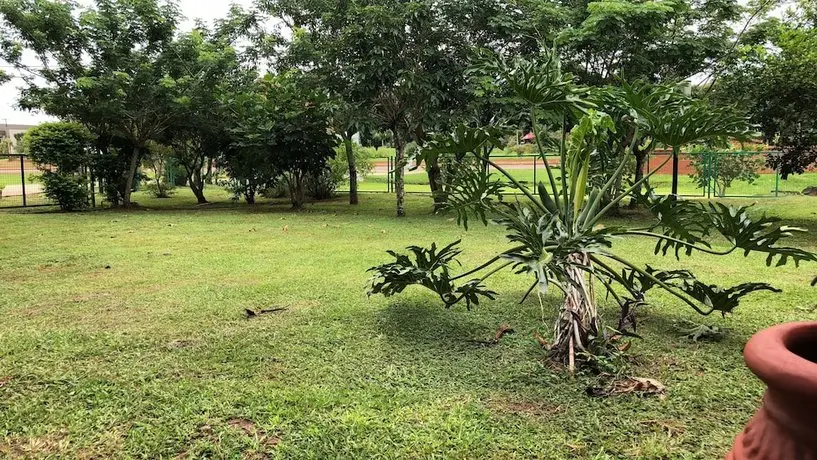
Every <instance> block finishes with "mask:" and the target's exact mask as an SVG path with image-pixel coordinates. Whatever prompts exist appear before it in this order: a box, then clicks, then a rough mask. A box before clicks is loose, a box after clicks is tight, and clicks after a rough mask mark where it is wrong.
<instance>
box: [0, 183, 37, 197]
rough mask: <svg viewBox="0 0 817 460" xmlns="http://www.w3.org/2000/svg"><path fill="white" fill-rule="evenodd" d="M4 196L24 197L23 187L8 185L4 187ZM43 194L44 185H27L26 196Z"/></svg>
mask: <svg viewBox="0 0 817 460" xmlns="http://www.w3.org/2000/svg"><path fill="white" fill-rule="evenodd" d="M2 193H3V196H23V186H22V185H6V186H5V187H3V191H2ZM40 193H43V186H42V184H26V196H28V195H39V194H40Z"/></svg>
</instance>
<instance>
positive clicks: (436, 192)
mask: <svg viewBox="0 0 817 460" xmlns="http://www.w3.org/2000/svg"><path fill="white" fill-rule="evenodd" d="M426 174H428V186H429V188H431V196H432V198H434V214H436V213H438V212H440V211H442V209H443V207H444V206H445V202H446V194H445V190H443V181H442V176H443V174H442V168H440V161H439V159H438V158H437V157H436V156H434V157H432V158H429V159H426Z"/></svg>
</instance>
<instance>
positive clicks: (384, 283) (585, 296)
mask: <svg viewBox="0 0 817 460" xmlns="http://www.w3.org/2000/svg"><path fill="white" fill-rule="evenodd" d="M493 66H496V67H492V65H488V66H485V68H489V69H490V68H495V69H497V73H498V75H500V78H499V80H505V81H510V83H509V85H510V87H511V88H513V90H514V91H515V93H516V94H517V97H518V99H519V100H520V101H521V102H523V103H525V104H528V105H529V106H530V108H531V110H530V113H531V117H530V123H531V125H532V126H533V128H534V131H536V128H537V123H538V120H539V116H537V114H536V109H537V108H540V107H541V108H548V111H547V112H544V111H543V113H544V114H546V115H547V114H550V115H551V116H552V115H558V116H562V117H563V116H566V115H576V114H583V115H582V116H581V117H580V118H579V119H578V120H577V122H576V123H575V126H574V128H573V129H572V131H571V133H570V137H569V141H568V140H567V139H563V141H562V143H561V145H562V146H563V148H562V150H561V157H562V161H561V163H560V166H559V167H558V168H552V167H550V166H547V164H546V166H547V169H546V171H547V175H548V182H542V183H539V184H538V186H537V188H536V189H535V190H530V189H528V188H527V187H526V186H524V185H523V184H520V183H519V182H518V181H517V180H516V179H514V177H513V176H512V175H511V174H509V173H508V172H507V171H505V170H504V169H503V168H502V167H500V166H499V165H497V164H496V163H494V162H493V161H491V159H490V157H489V156H484V155H483V153H482V150H481V147H482V146H483V145H484V144H485V143H486V142H494V141H495V140H496V139H500V138H501V137H502V136H497V135H485V136H484V137H483V136H482V135H481V134H480V133H481V132H483V131H481V129H475V128H468V127H458V128H457V129H456V130H455V132H454V133H453V134H451V135H449V136H441V137H439V138H437V139H435V141H434V150H433V151H437V150H440V151H447V152H449V153H450V154H452V155H460V156H466V155H467V156H470V157H472V158H473V159H474V160H475V161H473V162H471V163H467V162H464V163H463V164H462V167H464V168H466V167H469V166H470V167H471V168H472V171H471V172H470V173H467V174H458V175H456V176H454V177H455V179H461V180H462V183H461V184H459V185H455V186H454V188H453V190H454V191H453V192H452V193H451V198H450V200H449V206H451V207H452V208H454V210H455V211H456V212H457V215H458V221H459V222H461V223H462V224H463V225H467V222H468V220H467V216H468V214H472V215H476V216H477V217H478V218H479V219H480V220H482V221H483V222H486V221H487V217H488V216H493V217H494V222H495V223H496V224H498V225H500V226H502V227H503V228H505V230H506V232H507V238H508V239H509V240H510V241H511V242H512V243H513V244H516V245H518V246H517V247H515V248H513V249H511V250H508V251H505V252H502V253H500V254H498V255H497V256H496V257H494V258H492V259H490V260H489V261H488V262H486V263H485V264H483V265H481V266H479V267H478V268H477V269H475V270H472V271H469V272H466V273H465V274H463V275H460V276H459V277H464V276H466V275H470V274H472V273H477V272H480V271H482V270H488V269H489V267H492V266H494V265H495V264H498V263H501V264H500V265H499V266H494V267H493V268H492V269H491V271H489V272H488V273H487V274H486V275H485V276H484V277H483V278H481V279H479V281H478V283H482V281H484V279H485V278H487V277H489V276H491V275H492V274H494V273H495V272H496V271H498V270H501V269H502V268H505V267H508V266H513V267H514V268H515V270H516V272H517V273H520V274H530V275H533V276H534V278H535V282H534V283H533V286H531V290H534V289H537V288H538V291H539V293H546V292H548V291H549V290H550V288H551V286H556V287H557V288H558V289H559V290H561V291H563V292H564V293H565V304H564V306H563V309H562V313H561V315H560V318H559V319H558V320H557V324H556V337H555V339H554V345H553V350H552V351H554V352H555V353H556V354H557V355H558V356H560V357H563V358H564V359H565V361H566V362H567V361H569V363H570V365H571V367H572V365H573V359H574V357H575V354H576V353H578V352H577V351H574V350H576V349H578V350H579V351H580V352H586V351H587V350H589V349H590V348H591V347H592V344H593V343H594V342H595V341H596V340H602V341H603V342H605V343H607V341H606V339H605V338H604V337H603V334H604V333H603V328H602V327H601V326H600V318H599V317H598V314H597V312H596V308H595V299H594V298H593V295H592V294H589V293H592V292H593V288H592V287H591V286H590V285H592V283H595V282H598V283H600V284H601V286H602V287H603V289H604V290H605V292H606V293H607V294H608V295H609V296H610V297H611V298H613V299H615V300H616V301H617V302H618V303H619V305H620V306H621V307H622V309H624V308H625V306H626V305H630V304H631V303H632V302H640V301H641V300H642V299H644V295H645V294H646V292H647V291H648V290H650V289H652V288H659V289H662V290H664V291H666V292H668V293H670V294H671V295H673V296H674V297H676V298H677V299H679V300H681V301H683V302H684V303H686V304H687V305H689V306H690V307H692V308H693V309H695V310H696V311H698V312H699V313H701V314H704V315H708V314H711V313H712V312H714V311H719V312H721V313H723V314H726V313H729V312H731V311H733V310H734V308H736V307H737V305H738V303H739V302H740V300H741V299H742V298H743V297H745V296H746V295H748V294H751V293H753V292H757V291H761V290H775V288H773V287H771V286H769V285H768V284H766V283H744V284H740V285H738V286H734V287H727V288H723V287H719V286H716V285H712V284H708V283H704V282H702V281H699V280H698V279H697V278H695V277H694V275H692V274H691V273H689V272H682V271H662V270H657V269H653V268H652V267H649V266H647V267H646V268H641V267H638V266H637V265H636V264H634V263H633V262H631V261H629V260H628V259H627V258H625V257H622V256H621V255H619V254H618V253H616V252H615V251H613V250H612V248H613V243H614V241H615V240H616V239H617V238H619V237H623V236H628V235H630V236H640V237H647V238H651V239H653V240H655V241H656V247H655V250H656V253H659V252H660V253H663V254H666V253H667V251H668V250H669V249H675V254H676V256H679V254H680V252H681V251H682V250H684V251H685V252H686V253H687V254H691V253H692V252H695V251H700V252H704V253H709V254H711V255H725V254H729V253H731V252H733V251H736V250H741V251H743V252H744V254H745V255H749V254H750V253H764V254H766V255H767V264H769V265H771V263H772V262H773V261H774V260H775V259H777V266H782V265H785V264H787V263H788V262H789V261H792V262H794V263H795V264H798V263H799V262H801V261H817V255H815V254H812V253H811V252H808V251H805V250H802V249H797V248H793V247H788V246H781V245H779V244H778V243H779V242H781V241H782V240H783V239H785V238H788V237H791V236H793V235H794V234H795V233H797V232H799V231H800V230H799V229H796V228H789V227H786V226H783V225H781V224H780V223H779V221H778V220H777V219H774V218H767V217H765V216H764V217H761V218H751V217H749V213H748V212H747V209H745V208H733V207H728V206H725V205H722V204H717V205H716V204H705V203H698V202H688V201H683V200H679V199H677V198H675V197H663V198H657V197H654V196H652V197H649V196H648V197H646V198H645V197H641V196H640V195H638V194H636V193H635V191H636V190H637V188H638V186H639V185H641V183H643V182H645V181H646V180H647V179H648V178H649V175H648V176H646V177H644V178H643V179H641V180H640V181H638V182H636V183H634V184H632V185H631V186H629V187H628V188H627V189H626V190H624V191H622V192H620V193H618V192H616V193H614V194H613V198H612V199H610V200H609V202H607V203H606V204H604V205H603V204H602V201H603V197H604V196H605V195H606V194H608V193H610V191H611V190H613V187H614V184H615V182H616V180H617V179H618V178H620V177H621V175H622V174H623V172H624V169H625V167H626V165H627V163H628V161H627V158H626V156H622V157H621V161H620V163H619V165H618V166H617V167H616V169H615V171H614V172H612V173H611V174H610V175H609V178H608V180H607V181H606V182H605V183H603V184H601V185H597V184H594V183H593V181H592V180H590V177H589V170H590V162H591V159H592V158H593V156H594V152H596V151H597V150H598V149H599V146H600V145H609V144H608V143H607V140H608V139H609V136H611V135H613V134H615V129H616V126H615V123H614V122H613V120H612V119H611V117H610V116H608V115H607V114H604V113H601V112H597V111H595V110H593V109H590V108H589V107H591V104H589V103H588V102H587V101H584V100H583V99H582V97H583V95H584V94H586V91H585V89H583V88H574V87H573V86H571V84H570V83H568V82H569V81H570V80H571V79H570V77H569V75H562V74H561V73H559V70H558V69H560V67H559V64H558V62H557V61H556V60H555V59H554V58H553V57H552V56H549V57H547V59H546V60H545V61H544V63H542V64H532V63H529V62H526V61H524V60H519V59H517V60H514V61H501V60H500V61H498V63H497V64H493ZM542 68H547V69H550V70H549V73H546V75H547V78H544V76H543V74H542V73H538V72H533V71H532V70H531V69H542ZM628 95H629V96H631V97H630V101H631V102H632V105H630V106H629V111H630V112H631V113H633V114H634V115H635V117H634V118H632V123H634V124H635V126H636V129H644V130H645V131H646V132H648V133H649V135H650V136H652V137H653V138H655V139H656V140H657V141H659V142H662V143H667V144H669V145H673V146H680V145H683V144H687V143H691V142H696V141H707V140H721V139H726V137H727V136H729V135H731V134H736V135H740V134H742V133H745V132H746V126H745V121H744V119H743V118H741V117H739V116H737V115H734V114H733V112H731V111H729V110H726V109H723V110H721V109H714V108H712V107H711V106H710V105H709V104H706V103H704V102H701V101H695V100H691V99H689V98H686V97H684V96H681V95H678V94H676V93H674V92H672V90H670V89H669V88H668V89H666V90H664V91H662V92H660V93H659V94H658V95H647V96H646V97H650V98H653V97H659V98H661V103H653V102H651V101H647V102H649V103H644V102H645V101H644V99H643V97H644V94H641V93H639V94H636V93H634V92H629V94H628ZM625 100H626V99H625ZM637 138H638V136H634V139H637ZM633 142H635V141H633ZM540 148H541V145H540ZM540 154H544V152H543V151H542V150H541V149H540ZM486 164H487V165H489V166H491V167H492V168H493V169H494V170H496V171H498V174H499V175H500V176H504V179H505V180H506V181H509V182H510V183H511V184H512V186H513V187H515V188H516V189H518V190H519V192H521V193H522V194H523V195H524V196H525V197H526V198H527V199H526V200H525V201H521V202H517V203H505V202H503V201H502V200H501V199H499V198H500V193H501V192H499V190H500V186H499V183H498V181H496V180H494V179H492V178H491V174H488V173H486V172H484V166H485V165H486ZM552 169H557V171H552ZM658 169H660V167H659V168H657V169H656V171H657V170H658ZM631 197H632V198H640V199H642V200H646V201H647V202H648V204H649V206H650V210H651V211H652V213H653V215H654V216H655V218H656V221H655V224H654V225H653V226H652V227H649V228H647V229H629V228H623V227H622V228H619V227H600V226H598V223H599V222H600V221H601V219H603V218H604V217H605V216H606V215H607V213H608V212H610V210H611V209H613V208H614V207H615V206H616V205H617V203H619V202H621V201H622V200H624V199H625V198H631ZM656 230H658V231H656ZM712 235H719V236H721V237H723V238H725V239H726V240H727V241H728V242H729V243H730V247H729V248H728V249H726V250H724V251H717V250H713V249H711V246H710V243H709V242H708V238H709V237H710V236H712ZM412 251H413V252H414V253H415V255H416V257H415V258H416V262H412V261H411V259H409V258H408V257H406V256H400V255H397V254H395V253H390V254H391V255H392V256H393V257H396V258H397V261H396V262H393V263H391V264H384V265H381V266H379V267H375V268H374V270H375V273H376V276H375V277H374V278H373V280H372V282H371V285H372V286H376V288H373V289H372V291H371V292H373V293H377V292H384V293H385V294H388V295H391V294H394V293H398V292H400V291H402V290H403V289H405V287H407V286H408V285H411V284H421V285H423V286H425V287H426V288H428V289H431V290H433V291H435V292H436V293H437V294H438V295H439V297H440V298H441V299H442V300H443V301H444V303H445V304H446V305H447V306H449V305H451V304H452V302H454V301H456V300H457V299H458V296H457V295H456V293H455V290H457V289H459V288H458V287H456V286H455V285H454V284H452V283H451V282H450V281H452V280H456V279H458V278H459V277H451V276H450V275H449V272H448V267H449V266H450V265H451V262H452V261H453V260H455V258H456V256H457V255H458V250H456V249H455V246H454V245H449V246H446V248H445V251H444V253H445V254H446V257H445V258H443V260H441V262H440V263H441V264H442V265H444V266H445V269H444V270H442V271H441V273H442V274H441V275H439V276H438V277H437V278H434V277H432V276H431V275H430V274H429V273H430V272H432V270H430V268H429V264H432V266H433V263H434V262H433V260H434V259H433V258H432V259H429V257H427V256H425V255H427V254H431V255H433V254H436V253H435V251H434V250H433V248H432V250H431V251H426V250H423V249H421V248H413V249H412ZM421 256H422V257H421ZM430 260H431V262H430ZM614 266H623V267H624V268H623V271H619V270H617V269H615V268H613V267H614ZM480 286H481V284H480ZM616 286H618V287H623V288H624V289H625V290H626V292H627V294H626V295H621V293H620V291H619V290H618V289H616ZM622 332H624V331H622Z"/></svg>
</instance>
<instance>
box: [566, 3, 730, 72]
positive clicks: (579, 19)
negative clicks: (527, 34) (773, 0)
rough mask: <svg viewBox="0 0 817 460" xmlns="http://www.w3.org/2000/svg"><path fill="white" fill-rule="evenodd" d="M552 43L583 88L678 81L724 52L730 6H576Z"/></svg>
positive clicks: (726, 46) (726, 49) (707, 4)
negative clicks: (626, 82) (623, 81)
mask: <svg viewBox="0 0 817 460" xmlns="http://www.w3.org/2000/svg"><path fill="white" fill-rule="evenodd" d="M568 5H575V6H569V7H568V11H567V12H566V14H567V15H568V18H569V19H568V20H567V22H568V24H569V25H570V26H569V27H565V28H563V29H562V30H561V31H560V33H559V34H558V37H557V39H556V40H557V43H559V44H560V45H561V47H562V55H563V56H564V58H565V59H566V67H567V68H568V69H569V70H571V71H573V72H575V73H576V75H577V77H578V78H579V80H580V81H581V82H583V83H585V84H591V85H605V84H613V83H615V82H616V81H617V79H626V80H629V81H635V80H638V79H644V80H647V81H650V82H653V83H657V82H666V81H670V82H671V81H678V80H683V79H687V78H690V77H692V76H694V75H696V74H698V73H700V72H703V71H705V70H707V69H708V68H709V67H710V66H712V64H713V62H715V61H717V60H718V59H720V58H721V57H722V56H723V55H724V54H726V53H727V52H728V50H729V49H730V45H731V41H730V38H731V37H732V35H733V34H734V32H733V31H732V28H731V26H732V23H733V22H734V21H736V20H737V19H738V18H739V17H740V15H741V13H742V8H741V6H740V5H739V4H738V2H736V1H732V0H726V1H720V0H708V1H702V2H698V1H690V0H674V1H652V0H650V1H639V2H633V1H627V0H604V1H590V2H576V3H574V4H568Z"/></svg>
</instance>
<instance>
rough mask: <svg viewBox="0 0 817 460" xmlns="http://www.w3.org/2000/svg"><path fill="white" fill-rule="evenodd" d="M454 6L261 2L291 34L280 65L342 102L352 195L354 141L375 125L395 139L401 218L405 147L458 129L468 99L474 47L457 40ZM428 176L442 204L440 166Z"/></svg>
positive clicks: (339, 114) (338, 122) (337, 117)
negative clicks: (448, 128)
mask: <svg viewBox="0 0 817 460" xmlns="http://www.w3.org/2000/svg"><path fill="white" fill-rule="evenodd" d="M453 3H456V2H432V1H427V0H417V1H397V0H381V1H375V2H363V1H350V2H341V3H338V2H326V1H322V0H299V1H295V2H292V1H267V2H264V6H265V7H266V8H267V9H268V11H271V12H273V14H275V15H276V16H277V17H279V18H281V19H282V20H283V21H284V22H285V23H286V24H287V27H288V28H289V29H290V30H291V31H292V38H291V40H289V45H290V46H289V47H287V48H286V50H287V51H286V53H285V54H284V56H282V57H281V60H280V66H283V67H288V66H296V67H297V68H299V69H301V70H304V71H306V72H308V73H309V74H311V75H314V76H315V78H316V79H318V80H319V81H320V82H321V85H323V86H325V87H327V88H328V89H329V90H330V94H332V96H333V97H335V98H336V99H337V100H338V104H337V106H336V107H337V110H336V111H335V112H334V116H333V121H334V125H335V130H336V132H337V133H338V134H339V136H340V137H341V138H342V140H343V143H344V145H345V146H346V151H347V158H348V159H349V160H350V164H349V175H350V182H351V184H350V186H351V188H352V189H353V190H354V188H355V182H356V180H355V178H354V176H355V171H354V169H355V168H354V167H353V165H352V164H351V161H352V160H353V158H354V157H353V155H352V149H351V136H352V134H354V132H355V131H357V132H360V131H362V130H363V128H364V127H366V126H364V125H367V124H371V122H373V123H374V124H375V126H371V127H370V128H375V129H381V130H387V131H390V132H391V134H392V138H393V140H394V144H395V149H396V158H395V163H396V166H397V169H396V170H395V189H396V191H397V213H398V215H403V214H404V213H405V209H404V204H403V202H404V193H403V191H404V186H403V168H404V167H405V166H406V164H407V162H408V158H405V145H406V144H407V143H408V142H410V141H412V140H413V141H415V142H417V143H418V144H422V142H423V140H424V137H425V134H426V133H427V132H428V131H430V130H434V129H436V128H437V127H442V126H444V125H446V124H448V126H451V125H453V124H454V123H452V119H453V118H454V116H453V114H455V113H456V112H457V110H458V108H459V107H460V106H461V105H462V101H463V98H464V97H465V96H466V79H465V77H464V71H465V69H466V67H467V63H468V61H467V51H468V50H469V47H468V43H467V42H463V41H462V40H460V38H461V37H463V34H462V33H460V30H459V29H458V28H457V26H458V24H456V23H455V22H453V21H451V20H449V16H448V15H449V14H450V15H453V14H454V13H453V12H452V11H453V10H452V8H451V7H452V4H453ZM451 17H453V16H451ZM457 17H462V15H459V16H457ZM426 170H427V172H428V176H429V183H430V186H431V190H432V192H433V193H434V196H435V200H437V199H438V197H439V195H438V193H437V192H438V191H439V189H440V187H441V184H440V176H439V165H436V164H434V163H433V162H432V163H430V164H427V165H426ZM353 197H354V194H351V195H350V201H353V200H354V198H353ZM438 204H439V203H438Z"/></svg>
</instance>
